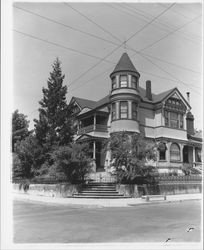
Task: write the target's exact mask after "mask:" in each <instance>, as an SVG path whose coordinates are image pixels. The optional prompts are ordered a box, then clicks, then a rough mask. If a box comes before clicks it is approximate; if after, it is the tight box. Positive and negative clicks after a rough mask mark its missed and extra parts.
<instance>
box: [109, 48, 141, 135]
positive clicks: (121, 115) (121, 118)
mask: <svg viewBox="0 0 204 250" xmlns="http://www.w3.org/2000/svg"><path fill="white" fill-rule="evenodd" d="M110 78H111V83H112V88H111V95H110V101H111V132H112V133H113V132H119V131H129V132H137V133H139V123H138V105H139V103H140V100H141V98H140V94H139V90H138V86H139V78H140V74H139V72H138V71H137V70H136V69H135V67H134V65H133V63H132V62H131V60H130V58H129V56H128V54H127V53H123V55H122V56H121V58H120V60H119V62H118V64H117V65H116V67H115V69H114V70H113V72H112V73H111V74H110Z"/></svg>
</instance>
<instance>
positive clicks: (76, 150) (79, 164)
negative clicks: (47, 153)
mask: <svg viewBox="0 0 204 250" xmlns="http://www.w3.org/2000/svg"><path fill="white" fill-rule="evenodd" d="M51 159H52V161H53V164H52V166H50V168H49V171H48V176H50V177H54V178H57V179H63V178H65V179H66V181H67V182H70V183H72V184H75V183H84V182H85V178H86V175H87V174H88V173H89V172H90V171H91V165H90V162H91V159H90V158H89V146H88V144H79V143H72V144H71V145H70V146H61V147H58V148H56V149H55V150H54V151H53V152H52V154H51Z"/></svg>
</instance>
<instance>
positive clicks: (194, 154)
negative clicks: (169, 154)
mask: <svg viewBox="0 0 204 250" xmlns="http://www.w3.org/2000/svg"><path fill="white" fill-rule="evenodd" d="M194 165H195V147H194V146H193V166H194Z"/></svg>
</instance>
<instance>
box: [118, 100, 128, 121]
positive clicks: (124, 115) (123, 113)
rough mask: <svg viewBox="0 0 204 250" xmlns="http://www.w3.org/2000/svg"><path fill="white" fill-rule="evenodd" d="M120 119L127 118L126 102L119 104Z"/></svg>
mask: <svg viewBox="0 0 204 250" xmlns="http://www.w3.org/2000/svg"><path fill="white" fill-rule="evenodd" d="M120 118H121V119H125V118H128V102H126V101H125V102H120Z"/></svg>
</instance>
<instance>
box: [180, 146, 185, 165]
mask: <svg viewBox="0 0 204 250" xmlns="http://www.w3.org/2000/svg"><path fill="white" fill-rule="evenodd" d="M183 147H184V146H183V144H180V157H181V162H183Z"/></svg>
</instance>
